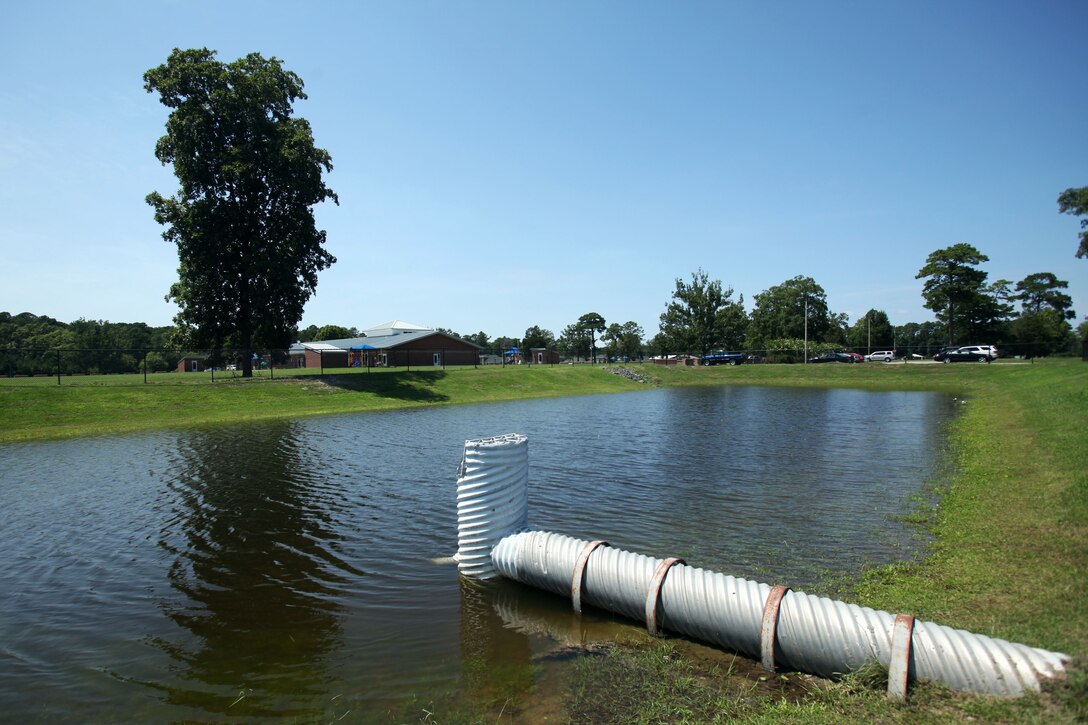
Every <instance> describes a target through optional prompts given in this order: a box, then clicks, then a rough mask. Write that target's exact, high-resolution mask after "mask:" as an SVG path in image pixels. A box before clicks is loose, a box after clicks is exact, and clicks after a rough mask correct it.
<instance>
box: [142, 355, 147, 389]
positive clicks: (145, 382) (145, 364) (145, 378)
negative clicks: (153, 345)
mask: <svg viewBox="0 0 1088 725" xmlns="http://www.w3.org/2000/svg"><path fill="white" fill-rule="evenodd" d="M141 352H143V363H144V385H147V350H142V351H141Z"/></svg>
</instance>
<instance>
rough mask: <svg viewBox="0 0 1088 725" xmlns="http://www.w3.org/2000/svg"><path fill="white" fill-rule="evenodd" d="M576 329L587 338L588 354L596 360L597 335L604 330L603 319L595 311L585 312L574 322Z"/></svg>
mask: <svg viewBox="0 0 1088 725" xmlns="http://www.w3.org/2000/svg"><path fill="white" fill-rule="evenodd" d="M575 324H576V326H577V328H578V330H579V331H581V333H582V334H583V335H584V336H586V337H588V338H589V356H590V357H592V358H593V362H597V337H596V336H597V335H598V334H600V333H602V332H604V331H605V321H604V318H603V317H601V316H600V315H599V314H597V313H596V312H587V313H585V314H584V315H582V316H581V317H579V318H578V322H577V323H575Z"/></svg>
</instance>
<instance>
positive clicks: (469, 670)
mask: <svg viewBox="0 0 1088 725" xmlns="http://www.w3.org/2000/svg"><path fill="white" fill-rule="evenodd" d="M460 579H461V661H462V662H463V665H464V695H465V698H466V700H467V701H468V702H472V703H474V704H475V706H476V707H479V708H484V709H487V710H495V711H499V710H501V709H502V708H503V707H504V706H505V712H506V713H508V714H509V713H510V712H511V710H512V703H517V702H518V701H519V700H520V699H521V698H522V696H523V695H524V694H525V693H526V692H528V691H529V690H530V689H531V688H532V685H533V668H532V651H531V649H530V646H529V639H528V638H527V637H526V636H525V635H524V634H522V633H521V632H519V631H517V630H515V629H513V628H508V627H506V626H505V623H504V622H503V620H502V618H501V617H500V616H499V613H498V609H497V608H496V606H495V602H496V597H497V596H501V593H502V585H501V584H480V583H477V582H473V581H471V580H469V579H466V578H465V577H460Z"/></svg>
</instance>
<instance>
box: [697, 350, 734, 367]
mask: <svg viewBox="0 0 1088 725" xmlns="http://www.w3.org/2000/svg"><path fill="white" fill-rule="evenodd" d="M701 361H702V363H703V365H740V364H741V363H742V362H744V353H742V352H726V351H725V350H719V351H718V352H711V353H707V354H706V355H703V357H702V358H701Z"/></svg>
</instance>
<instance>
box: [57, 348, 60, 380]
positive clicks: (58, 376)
mask: <svg viewBox="0 0 1088 725" xmlns="http://www.w3.org/2000/svg"><path fill="white" fill-rule="evenodd" d="M57 385H60V350H57Z"/></svg>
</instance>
